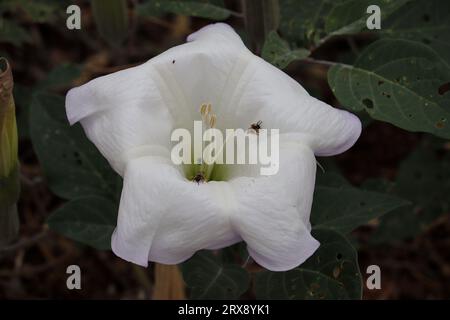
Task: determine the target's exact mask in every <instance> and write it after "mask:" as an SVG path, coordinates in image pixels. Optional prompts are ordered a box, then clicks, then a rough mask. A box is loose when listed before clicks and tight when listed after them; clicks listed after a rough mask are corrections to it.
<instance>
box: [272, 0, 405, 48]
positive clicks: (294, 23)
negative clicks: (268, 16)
mask: <svg viewBox="0 0 450 320" xmlns="http://www.w3.org/2000/svg"><path fill="white" fill-rule="evenodd" d="M407 1H408V0H396V1H391V0H304V1H298V0H280V15H281V19H280V31H281V34H282V35H283V36H284V37H285V38H286V39H287V40H288V41H289V42H290V43H295V44H296V45H300V46H306V47H309V45H312V46H315V45H317V44H319V43H321V42H322V41H323V39H324V38H327V37H329V36H332V35H340V34H353V33H357V32H360V31H362V30H364V29H365V28H366V19H367V18H368V17H369V14H368V13H367V7H368V6H369V5H378V6H379V7H380V9H381V12H382V18H383V19H386V18H387V17H388V16H389V15H391V14H392V13H394V12H396V11H397V10H398V9H399V8H401V7H402V6H403V5H404V4H405V2H407ZM398 11H400V10H398Z"/></svg>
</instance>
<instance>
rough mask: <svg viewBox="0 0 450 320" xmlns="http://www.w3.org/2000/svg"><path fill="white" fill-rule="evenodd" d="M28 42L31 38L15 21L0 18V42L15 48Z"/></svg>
mask: <svg viewBox="0 0 450 320" xmlns="http://www.w3.org/2000/svg"><path fill="white" fill-rule="evenodd" d="M30 41H31V37H30V35H29V33H28V31H27V30H26V29H25V28H23V27H22V26H21V25H19V24H17V23H16V22H15V21H12V20H9V19H3V18H1V17H0V42H7V43H11V44H13V45H15V46H20V45H22V44H24V43H27V42H30Z"/></svg>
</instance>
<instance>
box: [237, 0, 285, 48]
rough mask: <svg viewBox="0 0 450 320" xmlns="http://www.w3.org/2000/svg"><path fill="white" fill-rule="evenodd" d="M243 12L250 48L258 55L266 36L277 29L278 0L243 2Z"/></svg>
mask: <svg viewBox="0 0 450 320" xmlns="http://www.w3.org/2000/svg"><path fill="white" fill-rule="evenodd" d="M243 11H244V16H245V26H246V29H247V35H248V37H249V44H250V47H251V49H252V51H253V52H254V53H256V54H260V53H261V50H262V47H263V45H264V40H265V39H266V36H267V34H268V33H269V32H270V31H273V30H277V29H278V25H279V21H280V6H279V3H278V0H243Z"/></svg>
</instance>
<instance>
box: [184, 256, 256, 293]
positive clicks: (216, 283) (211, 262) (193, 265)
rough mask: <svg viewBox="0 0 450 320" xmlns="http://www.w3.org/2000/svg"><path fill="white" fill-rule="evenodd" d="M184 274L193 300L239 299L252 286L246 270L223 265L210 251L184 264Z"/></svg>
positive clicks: (231, 265) (235, 266)
mask: <svg viewBox="0 0 450 320" xmlns="http://www.w3.org/2000/svg"><path fill="white" fill-rule="evenodd" d="M182 272H183V278H184V281H185V282H186V285H187V286H188V287H189V288H190V289H191V294H190V297H191V298H192V299H237V298H239V297H240V296H241V295H242V294H243V293H244V292H245V291H246V290H247V289H248V286H249V284H250V277H249V275H248V273H247V271H246V270H244V269H242V268H241V267H239V266H237V265H233V264H222V263H221V262H220V259H218V258H217V257H216V256H214V255H213V254H212V253H211V252H209V251H201V252H198V253H196V254H195V255H194V256H193V257H192V258H191V259H189V260H188V261H187V262H185V263H183V265H182Z"/></svg>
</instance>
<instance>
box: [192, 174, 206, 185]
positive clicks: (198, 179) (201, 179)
mask: <svg viewBox="0 0 450 320" xmlns="http://www.w3.org/2000/svg"><path fill="white" fill-rule="evenodd" d="M192 181H195V182H197V184H200V182H201V183H203V182H205V175H204V174H203V172H202V171H199V172H197V174H196V175H195V176H194V178H192Z"/></svg>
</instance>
